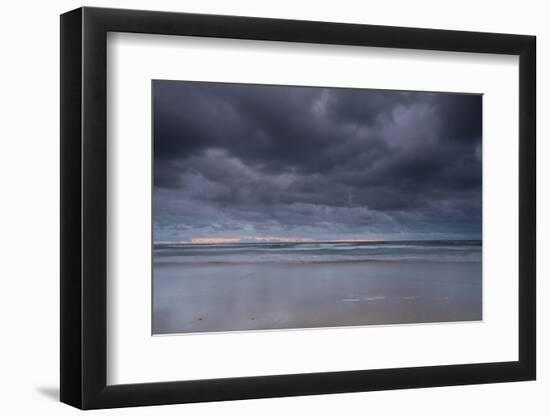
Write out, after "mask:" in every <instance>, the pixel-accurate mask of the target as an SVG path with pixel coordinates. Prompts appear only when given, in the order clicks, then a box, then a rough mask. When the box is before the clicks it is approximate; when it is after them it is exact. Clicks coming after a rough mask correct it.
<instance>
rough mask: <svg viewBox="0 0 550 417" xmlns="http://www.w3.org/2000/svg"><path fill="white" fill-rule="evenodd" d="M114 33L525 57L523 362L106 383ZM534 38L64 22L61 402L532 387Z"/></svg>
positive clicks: (307, 24)
mask: <svg viewBox="0 0 550 417" xmlns="http://www.w3.org/2000/svg"><path fill="white" fill-rule="evenodd" d="M108 32H132V33H147V34H163V35H174V36H177V35H186V36H199V37H216V38H236V39H254V40H267V41H286V42H306V43H319V44H334V45H362V46H371V47H383V48H405V49H421V50H440V51H457V52H477V53H491V54H507V55H517V56H519V105H518V109H519V132H518V133H519V155H518V158H519V293H518V297H519V329H518V331H519V358H518V361H513V362H495V363H476V364H465V365H461V364H450V365H445V366H423V367H410V368H396V369H375V370H357V371H342V372H324V373H308V374H293V375H273V376H256V377H239V378H224V379H209V380H195V381H177V382H161V383H141V384H128V385H111V386H110V385H107V383H106V381H107V380H106V375H107V371H106V368H107V343H106V341H107V334H106V330H107V311H106V310H107V309H106V307H107V303H106V299H107V285H106V278H107V276H106V275H107V273H106V265H107V259H106V258H107V253H106V244H107V192H106V191H107V172H106V161H107V146H106V145H107V143H106V127H107V111H106V93H107V91H106V90H107V87H106V81H107V80H106V77H107V73H106V39H107V33H108ZM535 54H536V38H535V37H534V36H524V35H510V34H495V33H479V32H462V31H449V30H432V29H415V28H403V27H387V26H372V25H358V24H341V23H325V22H312V21H293V20H279V19H265V18H251V17H234V16H218V15H200V14H187V13H171V12H152V11H136V10H120V9H103V8H88V7H84V8H79V9H76V10H73V11H70V12H67V13H65V14H63V15H61V54H60V56H61V310H60V314H61V382H60V383H61V401H62V402H64V403H67V404H70V405H72V406H75V407H78V408H81V409H96V408H112V407H124V406H144V405H156V404H174V403H190V402H200V401H217V400H237V399H248V398H263V397H281V396H298V395H312V394H326V393H343V392H357V391H375V390H388V389H400V388H421V387H434V386H446V385H463V384H481V383H495V382H506V381H525V380H533V379H535V376H536V314H535V311H536V294H535V293H536V282H535V278H536V277H535V273H536V266H535V265H536V262H535V260H536V259H535V256H536V255H535V248H536V216H535V215H536V204H535V202H536V188H535V185H536V176H535V174H536V165H535V162H536V144H535V124H536V120H535V106H536V91H535V88H536V81H535V79H536V77H535V75H536V72H535V71H536V70H535V67H536V65H535V61H536V57H535Z"/></svg>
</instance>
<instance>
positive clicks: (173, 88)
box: [152, 80, 483, 335]
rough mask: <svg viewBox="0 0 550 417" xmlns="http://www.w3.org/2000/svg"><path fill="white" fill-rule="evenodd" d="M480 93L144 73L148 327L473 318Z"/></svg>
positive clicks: (478, 258)
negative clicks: (148, 152)
mask: <svg viewBox="0 0 550 417" xmlns="http://www.w3.org/2000/svg"><path fill="white" fill-rule="evenodd" d="M482 98H483V97H482V95H480V94H468V93H446V92H421V91H398V90H382V89H362V88H334V87H312V86H288V85H258V84H237V83H222V82H199V81H184V80H152V124H153V129H152V136H153V138H152V140H153V155H154V156H153V158H154V161H153V177H154V178H153V181H154V187H153V202H152V205H153V207H152V210H153V245H152V250H153V268H152V297H153V300H152V307H153V308H152V333H153V334H154V335H161V334H178V333H200V332H228V331H245V330H255V331H260V330H274V329H307V328H323V327H328V328H333V327H343V326H366V325H397V324H414V323H437V322H464V321H479V320H482V319H483V316H482Z"/></svg>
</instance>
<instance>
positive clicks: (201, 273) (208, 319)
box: [153, 261, 482, 334]
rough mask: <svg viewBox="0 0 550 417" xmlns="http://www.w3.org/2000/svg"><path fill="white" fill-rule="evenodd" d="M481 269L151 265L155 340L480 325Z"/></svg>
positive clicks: (365, 264)
mask: <svg viewBox="0 0 550 417" xmlns="http://www.w3.org/2000/svg"><path fill="white" fill-rule="evenodd" d="M481 295H482V270H481V262H480V261H471V262H454V261H445V262H438V261H429V262H426V261H358V262H346V261H343V262H338V261H334V262H312V263H309V262H288V263H285V262H258V263H254V262H250V263H236V262H232V263H225V262H220V263H215V262H204V263H201V262H193V263H187V264H186V263H176V262H175V263H171V262H158V263H157V262H155V266H154V279H153V310H154V311H153V333H154V334H167V333H189V332H220V331H234V330H268V329H295V328H317V327H340V326H361V325H377V324H378V325H381V324H404V323H428V322H449V321H471V320H481V319H482V297H481Z"/></svg>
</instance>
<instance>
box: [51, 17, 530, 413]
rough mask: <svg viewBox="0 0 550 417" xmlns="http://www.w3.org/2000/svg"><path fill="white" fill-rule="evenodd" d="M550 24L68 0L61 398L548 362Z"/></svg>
mask: <svg viewBox="0 0 550 417" xmlns="http://www.w3.org/2000/svg"><path fill="white" fill-rule="evenodd" d="M535 97H536V96H535V37H533V36H526V35H508V34H492V33H474V32H459V31H446V30H431V29H414V28H398V27H385V26H371V25H356V24H340V23H327V22H310V21H292V20H277V19H264V18H250V17H235V16H215V15H197V14H185V13H169V12H150V11H135V10H118V9H101V8H87V7H85V8H80V9H77V10H74V11H71V12H68V13H66V14H63V15H62V16H61V401H63V402H65V403H67V404H70V405H73V406H76V407H79V408H83V409H91V408H111V407H124V406H139V405H155V404H173V403H186V402H199V401H216V400H232V399H246V398H262V397H276V396H295V395H312V394H324V393H339V392H352V391H370V390H386V389H399V388H416V387H433V386H444V385H462V384H479V383H493V382H505V381H523V380H532V379H535V375H536V349H535V346H536V333H535V329H536V317H535V310H536V307H535V301H536V297H535V289H536V285H535V245H536V241H535V235H536V233H535V231H536V224H535V214H536V213H535V200H536V195H535V160H536V158H535V153H536V149H535V103H536V99H535Z"/></svg>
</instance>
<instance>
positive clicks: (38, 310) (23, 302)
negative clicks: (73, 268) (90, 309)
mask: <svg viewBox="0 0 550 417" xmlns="http://www.w3.org/2000/svg"><path fill="white" fill-rule="evenodd" d="M81 5H82V3H80V2H78V1H72V0H63V1H56V2H39V1H21V2H15V1H12V2H5V4H3V5H2V6H3V7H2V14H1V21H0V30H1V37H0V42H1V45H2V48H1V49H0V51H1V52H0V53H1V57H2V60H1V64H0V72H1V77H0V86H1V87H0V98H1V101H0V103H1V104H0V106H1V109H0V120H1V124H0V126H1V128H2V129H1V130H0V132H1V139H0V158H1V162H0V186H1V189H2V196H3V198H2V204H1V205H0V210H1V215H0V232H1V233H2V236H1V238H0V246H1V248H0V253H1V254H2V257H1V258H0V259H1V263H0V266H1V276H0V288H1V292H0V294H2V298H1V299H0V324H1V327H0V329H1V330H2V343H0V373H1V375H0V393H1V400H0V410H1V411H2V414H3V415H33V414H41V415H50V414H51V415H60V416H65V415H75V414H76V413H77V411H76V410H75V409H72V408H71V407H69V406H66V405H63V404H60V403H58V402H57V396H58V391H59V386H58V378H59V371H58V368H59V361H58V349H59V343H58V339H59V325H58V311H59V286H58V283H59V278H58V276H59V249H58V247H59V232H58V230H59V221H58V210H59V187H58V180H59V168H58V165H59V142H58V140H59V139H58V138H59V17H58V15H59V14H60V13H62V12H64V11H67V10H70V9H73V8H76V7H79V6H81ZM86 5H88V6H104V7H123V8H139V9H157V10H169V11H182V12H199V13H216V14H239V15H250V16H265V17H281V18H293V19H309V20H327V21H341V22H356V23H370V24H381V25H396V26H416V27H431V28H441V29H463V30H476V31H493V32H509V33H523V34H534V35H537V37H538V76H539V78H538V88H537V93H538V120H539V122H538V138H539V149H538V160H539V186H538V192H539V204H538V208H539V225H538V230H539V251H538V253H539V265H538V267H539V268H538V271H539V272H538V277H539V278H538V279H539V285H538V290H539V296H538V299H539V307H538V313H539V326H538V329H539V367H538V372H539V378H538V381H536V382H526V383H507V384H494V385H482V386H465V387H451V388H431V389H417V390H401V391H387V392H376V393H358V394H344V395H324V396H313V397H298V398H283V399H269V400H253V401H237V402H225V403H209V404H192V405H179V406H164V407H144V408H138V409H119V410H109V411H99V412H96V413H94V415H114V414H115V413H116V414H117V415H132V416H134V415H138V416H148V415H155V416H156V415H160V416H163V415H179V414H181V413H187V415H193V416H195V415H196V416H213V415H220V414H221V413H223V415H226V416H233V415H235V416H237V415H238V416H243V415H251V416H252V415H254V416H255V415H274V416H275V415H285V414H287V415H300V414H304V415H311V414H315V415H327V416H328V415H334V414H339V413H340V414H341V413H345V414H346V415H353V414H358V415H359V414H365V413H370V414H372V415H407V416H416V415H422V416H423V417H427V416H440V415H446V416H465V415H469V414H471V415H479V416H481V415H519V414H524V415H529V416H543V415H548V413H549V412H550V405H549V403H548V400H547V398H548V394H547V393H548V392H550V381H549V379H550V361H549V360H548V359H547V354H546V353H545V352H548V351H549V336H550V332H549V330H548V326H547V323H546V322H547V319H548V318H549V317H550V307H549V305H550V303H549V302H547V303H544V302H543V300H548V298H549V296H550V285H549V283H548V280H547V279H546V278H547V277H548V275H549V273H550V261H549V260H548V259H549V257H548V255H547V253H548V251H549V250H550V241H549V239H550V223H549V222H548V220H546V218H545V217H544V216H543V215H541V213H543V212H544V211H547V210H549V209H550V193H549V192H548V191H547V190H546V192H543V187H544V185H545V184H546V182H547V180H550V164H548V163H547V164H546V166H543V161H550V151H549V149H550V147H548V146H547V144H545V143H543V140H542V139H543V137H544V136H545V134H546V135H548V129H549V128H548V123H547V122H546V120H543V115H544V114H545V113H546V112H545V110H546V108H545V104H546V100H547V98H548V97H549V96H550V87H549V85H550V84H549V83H548V82H547V80H546V79H545V77H544V72H547V73H548V72H549V59H550V48H549V46H548V45H549V44H550V26H549V25H548V15H549V11H548V10H545V2H542V1H535V0H533V1H531V0H523V1H514V2H508V1H502V0H501V1H485V2H480V1H475V0H474V1H470V0H462V1H460V2H459V1H454V2H442V1H428V0H416V1H406V0H403V1H386V2H380V1H376V2H374V1H371V2H369V1H362V2H359V1H357V2H352V1H347V0H339V1H330V2H321V1H311V2H309V1H299V0H290V1H286V0H277V1H270V2H265V1H264V2H262V1H254V0H231V1H223V0H200V1H199V0H193V1H169V0H157V1H147V0H124V1H118V2H116V1H92V0H89V1H88V2H86ZM544 394H546V395H544Z"/></svg>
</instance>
